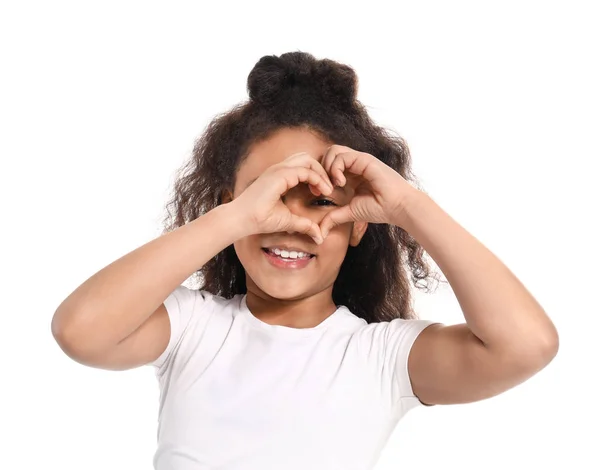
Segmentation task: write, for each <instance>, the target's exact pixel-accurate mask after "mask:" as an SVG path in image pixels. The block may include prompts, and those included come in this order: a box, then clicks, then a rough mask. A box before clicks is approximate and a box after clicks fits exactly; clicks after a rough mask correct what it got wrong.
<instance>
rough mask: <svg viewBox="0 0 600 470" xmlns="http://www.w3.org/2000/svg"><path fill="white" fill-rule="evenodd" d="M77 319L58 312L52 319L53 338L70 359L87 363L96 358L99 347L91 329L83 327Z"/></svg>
mask: <svg viewBox="0 0 600 470" xmlns="http://www.w3.org/2000/svg"><path fill="white" fill-rule="evenodd" d="M75 318H76V316H75V315H68V314H67V313H66V312H64V311H60V310H57V311H56V312H55V314H54V316H53V318H52V322H51V324H50V330H51V333H52V337H53V338H54V340H55V341H56V343H57V344H58V346H59V347H60V349H61V350H62V351H63V352H64V353H65V354H66V355H67V356H68V357H70V358H71V359H73V360H74V361H76V362H80V363H85V362H86V361H87V360H89V358H91V357H94V355H95V354H96V352H97V350H98V345H97V344H95V343H96V341H94V340H93V338H94V335H93V334H91V333H90V332H89V331H88V330H89V329H88V328H84V327H82V326H81V325H80V324H79V323H81V322H78V321H76V319H75ZM77 318H78V317H77ZM86 331H87V332H86Z"/></svg>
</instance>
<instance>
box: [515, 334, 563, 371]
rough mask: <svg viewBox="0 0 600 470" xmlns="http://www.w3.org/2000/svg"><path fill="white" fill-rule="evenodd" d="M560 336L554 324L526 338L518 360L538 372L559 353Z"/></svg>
mask: <svg viewBox="0 0 600 470" xmlns="http://www.w3.org/2000/svg"><path fill="white" fill-rule="evenodd" d="M558 349H559V337H558V332H557V331H556V328H555V327H554V325H551V326H550V327H549V328H546V329H545V331H538V332H537V334H536V335H531V336H529V337H528V338H525V339H524V341H523V346H522V348H519V354H518V360H519V362H520V363H521V364H522V365H523V366H525V367H527V368H528V369H529V370H531V371H533V372H534V373H535V372H538V371H540V370H542V369H543V368H544V367H546V366H547V365H548V364H550V362H552V360H553V359H554V358H555V357H556V355H557V354H558Z"/></svg>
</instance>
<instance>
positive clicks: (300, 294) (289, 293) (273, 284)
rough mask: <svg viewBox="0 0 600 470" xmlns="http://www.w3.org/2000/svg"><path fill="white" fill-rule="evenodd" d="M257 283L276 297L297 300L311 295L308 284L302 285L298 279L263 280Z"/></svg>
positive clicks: (269, 294) (260, 287) (265, 291)
mask: <svg viewBox="0 0 600 470" xmlns="http://www.w3.org/2000/svg"><path fill="white" fill-rule="evenodd" d="M255 284H256V287H258V288H259V289H260V290H261V291H263V292H264V293H265V294H267V295H268V296H270V297H272V298H274V299H279V300H297V299H302V298H304V297H306V296H307V295H309V289H308V286H302V285H300V283H299V282H298V281H297V280H296V281H293V280H283V279H278V280H275V281H267V280H263V281H262V282H255Z"/></svg>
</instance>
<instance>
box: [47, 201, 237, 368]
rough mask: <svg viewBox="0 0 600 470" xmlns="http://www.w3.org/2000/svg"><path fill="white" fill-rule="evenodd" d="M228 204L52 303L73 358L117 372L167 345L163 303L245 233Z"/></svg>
mask: <svg viewBox="0 0 600 470" xmlns="http://www.w3.org/2000/svg"><path fill="white" fill-rule="evenodd" d="M243 230H245V228H244V225H243V224H240V223H239V220H238V217H237V215H236V213H235V209H232V207H231V205H230V204H224V205H221V206H219V207H217V208H215V209H213V210H212V211H210V212H208V213H207V214H205V215H202V216H201V217H199V218H197V219H196V220H194V221H192V222H190V223H188V224H186V225H184V226H182V227H179V228H178V229H176V230H174V231H172V232H170V233H167V234H164V235H162V236H160V237H158V238H156V239H154V240H152V241H150V242H148V243H146V244H145V245H143V246H141V247H139V248H137V249H135V250H133V251H132V252H130V253H128V254H126V255H125V256H123V257H121V258H119V259H117V260H116V261H114V262H112V263H111V264H109V265H108V266H106V267H105V268H103V269H102V270H100V271H98V272H97V273H96V274H94V275H93V276H92V277H90V278H89V279H88V280H86V281H85V282H84V283H83V284H81V285H80V286H79V287H77V289H75V291H73V293H71V294H70V295H69V296H68V297H67V298H66V299H65V300H64V301H63V302H62V303H61V304H60V305H59V307H58V308H57V310H56V312H55V314H54V317H53V318H52V334H53V335H54V338H55V339H56V341H57V342H58V344H59V345H60V347H61V348H62V349H63V351H64V352H65V353H66V354H67V355H68V356H69V357H71V358H73V359H74V360H76V361H77V362H80V363H83V364H86V365H90V366H93V367H99V368H105V369H113V370H122V369H128V368H132V367H136V366H139V365H143V364H147V363H148V362H151V361H153V360H154V359H156V358H158V356H159V355H160V354H161V353H162V352H163V351H164V350H165V348H166V346H167V344H168V341H169V335H170V323H169V318H168V316H167V312H166V310H165V308H164V305H163V302H164V300H165V299H166V298H167V297H168V295H169V294H170V293H171V292H172V291H173V290H175V288H176V287H178V286H179V285H181V283H182V282H183V281H185V280H186V279H187V278H188V277H189V276H190V275H191V274H192V273H194V272H195V271H196V270H198V269H199V268H200V267H202V266H203V265H204V264H205V263H206V262H207V261H208V260H210V259H211V258H212V257H214V256H215V255H216V254H218V253H219V252H220V251H222V250H223V249H224V248H226V247H227V246H229V245H231V244H232V243H233V242H234V241H235V240H237V239H238V238H241V237H243V236H245V235H246V234H245V233H242V231H243Z"/></svg>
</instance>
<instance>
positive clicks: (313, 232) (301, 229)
mask: <svg viewBox="0 0 600 470" xmlns="http://www.w3.org/2000/svg"><path fill="white" fill-rule="evenodd" d="M291 230H293V231H294V232H298V233H304V234H306V235H308V236H310V237H311V238H312V239H313V240H314V241H315V243H316V244H317V245H320V244H321V243H323V238H324V237H323V235H322V234H321V229H320V227H319V226H318V225H317V224H316V223H314V222H313V221H312V220H310V219H307V218H306V217H300V216H297V215H295V214H292V217H291Z"/></svg>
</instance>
